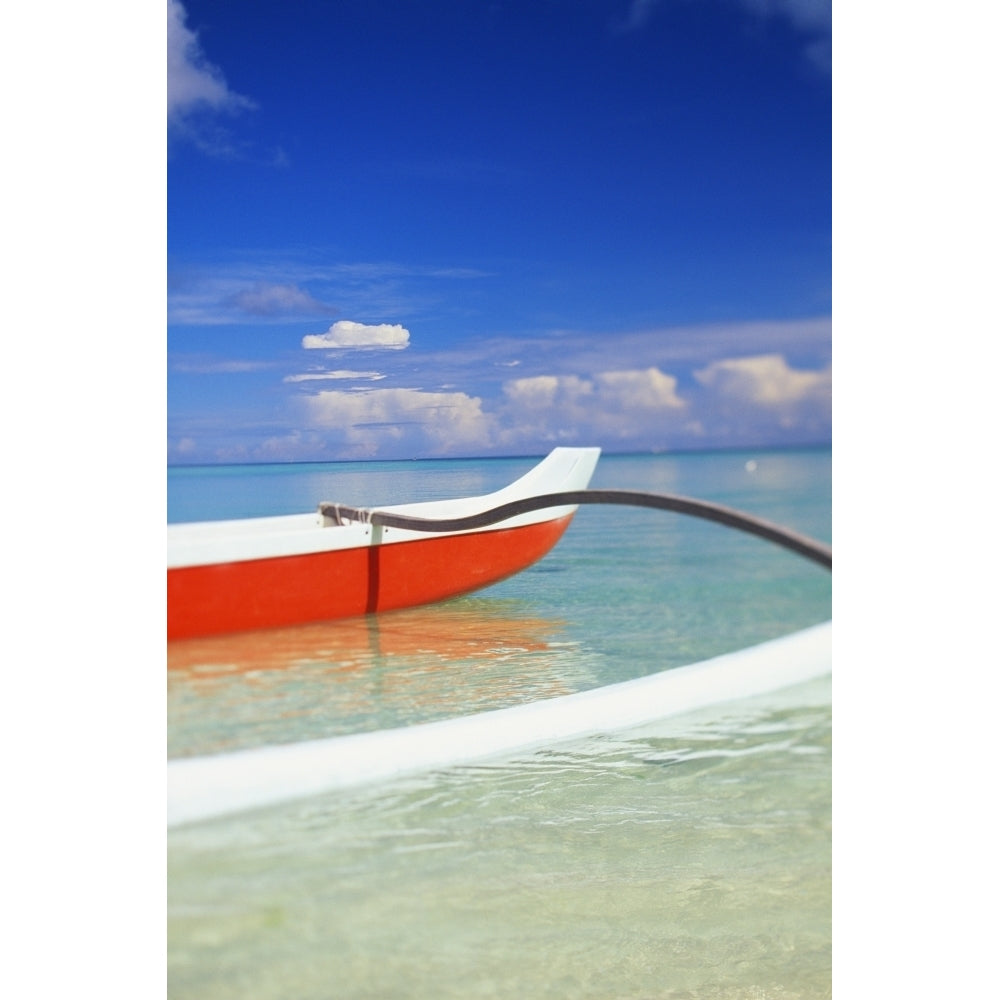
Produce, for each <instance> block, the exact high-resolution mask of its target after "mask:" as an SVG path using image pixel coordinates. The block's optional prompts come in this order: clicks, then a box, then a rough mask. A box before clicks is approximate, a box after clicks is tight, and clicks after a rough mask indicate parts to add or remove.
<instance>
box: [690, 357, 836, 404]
mask: <svg viewBox="0 0 1000 1000" xmlns="http://www.w3.org/2000/svg"><path fill="white" fill-rule="evenodd" d="M694 376H695V378H696V379H698V381H699V382H701V384H702V385H705V386H708V387H709V388H711V389H714V390H715V391H716V392H717V393H719V394H720V395H722V396H727V397H729V398H730V399H735V400H740V401H743V402H747V403H753V404H754V405H756V406H765V407H776V406H785V405H787V404H789V403H800V402H802V401H803V400H808V399H813V400H817V401H822V400H825V399H829V397H830V389H831V378H830V369H826V370H824V371H797V370H796V369H794V368H790V367H789V366H788V363H787V362H786V361H785V359H784V358H783V357H782V356H781V355H780V354H761V355H758V356H756V357H752V358H728V359H725V360H722V361H713V362H712V364H710V365H707V366H706V367H705V368H701V369H699V370H698V371H696V372H695V373H694Z"/></svg>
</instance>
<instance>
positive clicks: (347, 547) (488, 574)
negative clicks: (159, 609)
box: [167, 448, 600, 639]
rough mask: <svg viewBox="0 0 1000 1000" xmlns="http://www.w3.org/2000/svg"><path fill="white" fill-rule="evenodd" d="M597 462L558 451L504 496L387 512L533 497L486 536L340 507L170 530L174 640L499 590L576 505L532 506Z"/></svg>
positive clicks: (436, 510) (442, 513)
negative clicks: (401, 524)
mask: <svg viewBox="0 0 1000 1000" xmlns="http://www.w3.org/2000/svg"><path fill="white" fill-rule="evenodd" d="M599 456H600V449H599V448H556V449H555V450H554V451H552V452H551V453H550V454H549V455H548V457H547V458H545V459H544V460H543V461H542V462H540V463H539V464H538V465H536V466H535V467H534V468H533V469H532V470H531V471H530V472H528V473H527V474H526V475H524V476H522V477H521V478H520V479H518V480H517V481H516V482H514V483H511V484H510V485H509V486H507V487H505V488H504V489H502V490H499V491H497V492H496V493H491V494H487V495H485V496H480V497H466V498H460V499H452V500H441V501H430V502H422V503H411V504H400V505H396V506H387V507H378V508H377V510H378V511H379V512H380V513H384V514H395V515H403V516H404V518H405V517H412V518H417V519H426V520H428V521H447V520H455V519H463V518H469V517H470V516H472V515H477V514H482V513H485V512H487V511H492V510H495V509H496V508H498V507H506V506H507V505H510V506H511V507H512V508H513V509H515V510H516V509H517V507H518V505H519V503H520V502H524V501H528V502H527V503H524V504H523V506H524V507H526V508H528V509H526V510H524V511H523V512H521V513H514V514H513V515H512V516H511V517H509V518H506V519H505V520H502V521H499V522H497V523H492V524H490V525H488V526H487V527H485V528H472V529H468V528H467V529H456V530H445V531H441V530H438V531H436V532H435V533H434V534H430V535H429V534H428V533H427V532H426V531H421V530H411V529H407V528H397V527H387V526H384V525H381V524H374V523H372V522H371V520H370V519H367V518H362V519H357V520H352V519H349V518H342V517H340V516H339V515H338V510H339V508H338V505H337V504H332V503H324V504H322V505H321V506H320V509H319V510H318V511H317V512H316V513H312V514H291V515H284V516H280V517H262V518H248V519H242V520H235V521H207V522H198V523H191V524H171V525H168V528H167V540H168V554H167V638H168V639H183V638H190V637H195V636H206V635H213V634H218V633H223V632H242V631H249V630H251V629H261V628H274V627H279V626H285V625H297V624H303V623H305V622H314V621H326V620H332V619H337V618H350V617H355V616H359V615H364V614H372V613H375V612H379V611H389V610H395V609H398V608H408V607H414V606H417V605H423V604H430V603H432V602H434V601H440V600H444V599H446V598H450V597H456V596H458V595H460V594H465V593H469V592H470V591H473V590H478V589H480V588H482V587H486V586H489V585H490V584H493V583H496V582H498V581H499V580H503V579H505V578H507V577H509V576H512V575H513V574H515V573H518V572H520V571H521V570H523V569H525V568H526V567H528V566H530V565H531V564H532V563H534V562H537V561H538V560H539V559H541V558H542V557H543V556H544V555H545V554H546V553H547V552H549V551H550V550H551V549H552V547H553V546H554V545H555V544H556V543H557V542H558V541H559V539H560V538H561V537H562V535H563V533H564V532H565V531H566V529H567V527H569V523H570V521H571V520H572V518H573V515H574V513H575V512H576V509H577V507H576V505H575V504H564V505H560V506H551V507H544V508H541V509H531V504H530V501H531V499H532V498H537V497H541V496H547V495H549V494H556V493H567V492H573V491H579V490H585V489H586V487H587V484H588V483H589V482H590V478H591V476H592V475H593V473H594V468H595V467H596V465H597V460H598V457H599ZM373 509H374V508H373Z"/></svg>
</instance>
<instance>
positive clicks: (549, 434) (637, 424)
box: [501, 368, 686, 444]
mask: <svg viewBox="0 0 1000 1000" xmlns="http://www.w3.org/2000/svg"><path fill="white" fill-rule="evenodd" d="M503 392H504V404H503V406H502V408H501V412H502V415H503V422H504V440H505V442H506V443H509V444H513V443H515V442H518V441H523V442H525V443H529V442H531V441H536V442H538V441H544V442H551V441H571V440H573V441H588V442H597V443H601V442H612V441H615V442H621V441H625V440H628V439H630V438H635V437H638V438H642V437H646V436H648V435H649V434H650V433H651V432H652V433H653V434H654V435H655V434H659V433H661V432H662V431H663V430H664V428H665V427H668V426H669V427H674V428H679V427H681V426H683V424H684V423H685V421H686V413H685V410H686V403H685V402H684V400H683V399H681V397H680V396H679V395H678V393H677V379H676V378H674V376H672V375H666V374H664V373H663V372H661V371H660V370H659V369H658V368H646V369H630V370H625V371H608V372H599V373H597V374H596V375H593V376H592V377H590V378H581V377H580V376H578V375H535V376H531V377H528V378H520V379H514V380H512V381H510V382H506V383H505V384H504V387H503Z"/></svg>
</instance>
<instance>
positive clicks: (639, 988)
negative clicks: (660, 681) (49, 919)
mask: <svg viewBox="0 0 1000 1000" xmlns="http://www.w3.org/2000/svg"><path fill="white" fill-rule="evenodd" d="M748 462H755V463H756V466H755V467H754V466H753V465H751V466H750V467H748V464H747V463H748ZM532 464H533V461H532V460H530V459H525V460H513V459H509V460H508V459H504V460H486V461H455V462H414V463H373V464H365V465H361V464H358V465H353V464H352V465H344V466H337V465H330V466H271V467H263V468H260V467H258V468H242V469H240V468H233V469H223V470H220V469H183V470H171V472H170V478H169V490H168V499H169V507H170V517H171V519H173V520H187V519H200V518H214V517H233V516H255V515H263V514H270V513H288V512H294V511H298V510H309V509H312V508H314V507H315V505H316V503H318V502H319V501H320V500H327V499H329V500H343V501H345V502H349V503H357V504H369V503H388V502H403V501H406V500H416V499H423V498H427V497H430V496H457V495H462V494H471V493H484V492H489V491H491V490H493V489H496V488H499V487H500V486H502V485H504V484H505V483H507V482H509V481H510V480H511V479H513V478H515V477H516V476H517V475H519V474H521V473H522V472H524V471H526V470H527V468H529V467H530V466H531V465H532ZM591 485H592V486H594V487H619V488H628V489H641V490H654V491H660V492H674V493H681V494H685V495H688V496H694V497H698V498H700V499H707V500H715V501H717V502H721V503H726V504H729V505H731V506H735V507H738V508H740V509H743V510H746V511H750V512H753V513H757V514H760V515H762V516H764V517H768V518H770V519H771V520H774V521H777V522H779V523H782V524H786V525H788V526H790V527H793V528H795V529H797V530H799V531H802V532H804V533H806V534H810V535H813V536H814V537H817V538H821V539H824V540H829V539H830V454H829V452H828V451H801V452H778V453H767V452H764V453H753V454H751V453H716V454H705V455H680V456H642V457H616V456H612V457H604V458H602V459H601V462H600V463H599V465H598V472H597V475H596V476H595V479H594V481H593V482H592V484H591ZM829 616H830V576H829V574H828V573H826V572H825V571H824V570H822V569H820V568H819V567H817V566H815V565H813V564H811V563H808V562H806V561H805V560H803V559H801V558H800V557H797V556H795V555H793V554H791V553H788V552H785V551H784V550H782V549H779V548H776V547H774V546H772V545H769V544H768V543H766V542H763V541H761V540H760V539H756V538H752V537H749V536H744V535H741V534H738V533H736V532H734V531H732V530H730V529H725V528H722V527H720V526H718V525H713V524H708V523H703V522H700V521H696V520H693V519H691V518H686V517H682V516H679V515H674V514H666V513H663V512H657V511H644V510H637V509H629V508H605V507H591V508H586V507H585V508H582V509H581V510H580V511H579V512H578V514H577V516H576V518H575V519H574V522H573V524H572V525H571V527H570V530H569V531H568V533H567V534H566V536H565V537H564V538H563V540H562V541H561V542H560V543H559V545H558V546H557V547H556V549H555V550H554V551H553V552H552V553H551V554H550V555H549V556H547V557H546V559H545V560H543V561H542V562H541V563H539V564H538V565H537V566H536V567H534V568H532V569H530V570H528V571H527V572H525V573H522V574H520V575H519V576H517V577H514V578H513V579H511V580H508V581H506V582H504V583H502V584H499V585H497V586H495V587H493V588H490V589H488V590H486V591H483V592H481V593H480V594H477V595H472V596H470V597H466V598H462V599H459V600H456V601H452V602H448V603H446V604H442V605H439V606H435V607H433V608H427V609H414V610H412V611H406V612H400V613H398V614H391V615H385V616H379V617H372V618H366V619H359V620H357V621H353V622H340V623H328V624H321V625H317V626H308V627H305V628H301V629H288V630H276V631H275V632H273V633H268V634H264V633H261V634H259V635H257V636H252V637H240V638H239V639H232V638H230V639H220V640H202V641H192V642H187V643H175V644H172V646H171V648H170V651H169V663H170V667H171V669H170V671H169V675H168V709H169V752H170V754H171V755H172V756H180V755H188V754H199V753H208V752H214V751H218V750H224V749H232V748H236V747H241V746H252V745H258V744H267V743H280V742H289V741H295V740H300V739H308V738H316V737H321V736H327V735H332V734H335V733H344V732H352V731H359V730H365V729H377V728H384V727H387V726H395V725H405V724H410V723H412V722H417V721H425V720H428V719H433V718H441V717H446V716H450V715H457V714H465V713H468V712H474V711H481V710H485V709H489V708H496V707H502V706H506V705H510V704H517V703H521V702H525V701H531V700H534V699H537V698H540V697H552V696H555V695H558V694H565V693H569V692H572V691H577V690H582V689H585V688H591V687H599V686H601V685H604V684H607V683H612V682H615V681H619V680H625V679H628V678H631V677H636V676H641V675H643V674H648V673H652V672H654V671H658V670H662V669H667V668H670V667H675V666H680V665H683V664H685V663H690V662H694V661H696V660H699V659H703V658H705V657H707V656H711V655H714V654H716V653H720V652H724V651H727V650H730V649H736V648H741V647H743V646H746V645H749V644H751V643H755V642H759V641H763V640H765V639H768V638H773V637H776V636H778V635H782V634H786V633H788V632H791V631H794V630H796V629H798V628H801V627H804V626H806V625H810V624H813V623H815V622H819V621H823V620H826V619H827V618H829ZM830 731H831V710H830V698H829V683H828V682H819V683H814V684H811V685H808V686H805V687H803V688H800V689H796V690H794V691H791V692H786V693H783V694H782V695H781V696H780V697H778V696H773V697H771V698H770V699H763V700H758V701H756V702H746V703H741V704H739V705H729V706H720V707H719V708H717V709H713V710H706V711H705V712H703V713H700V714H699V715H696V716H695V715H691V716H686V717H683V718H679V719H675V720H673V721H671V720H665V721H664V722H662V723H660V724H659V725H658V726H652V727H646V728H645V729H643V730H642V731H633V732H629V733H619V734H609V735H607V736H605V737H602V738H595V739H591V740H586V741H580V742H578V743H576V744H573V745H571V746H558V747H552V748H549V749H548V750H546V751H545V752H539V753H536V754H533V755H530V756H526V757H524V758H522V759H519V760H516V761H511V762H508V763H502V764H496V765H490V766H479V767H456V768H454V769H452V770H449V771H446V772H442V773H438V774H432V775H428V776H426V777H423V778H420V779H412V780H408V781H399V782H395V783H391V784H388V785H383V786H380V787H377V788H370V789H364V790H359V791H354V792H350V793H343V792H341V793H337V794H336V795H330V796H325V797H318V798H316V799H312V800H309V801H306V802H300V803H293V804H291V805H285V806H280V807H274V808H272V809H268V810H263V811H260V812H257V813H254V814H249V815H244V816H240V817H234V818H231V819H225V820H218V821H214V822H209V823H204V824H199V825H196V826H191V827H186V828H180V829H177V830H174V831H171V833H170V837H169V861H170V869H169V894H170V906H169V977H170V996H171V997H177V998H181V997H199V998H214V997H219V998H222V997H261V998H266V997H288V996H295V997H301V998H309V997H333V996H336V997H394V996H407V997H412V996H426V997H447V996H456V997H457V996H491V997H543V996H553V997H573V996H580V997H633V996H634V997H678V998H679V997H706V998H707V997H713V998H715V997H748V998H749V997H782V998H785V997H822V996H828V995H829V994H830V951H831V942H830V912H829V911H830Z"/></svg>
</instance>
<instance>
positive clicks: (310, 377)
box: [282, 369, 385, 382]
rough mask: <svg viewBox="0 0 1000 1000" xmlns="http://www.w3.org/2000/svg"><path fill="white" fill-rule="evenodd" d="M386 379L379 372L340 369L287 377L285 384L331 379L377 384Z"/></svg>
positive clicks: (284, 380)
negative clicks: (356, 380) (355, 380)
mask: <svg viewBox="0 0 1000 1000" xmlns="http://www.w3.org/2000/svg"><path fill="white" fill-rule="evenodd" d="M383 378H385V376H384V375H382V374H381V373H379V372H352V371H349V370H348V369H340V370H338V371H334V372H307V373H305V374H304V375H286V376H285V377H284V379H282V381H283V382H323V381H328V380H331V379H358V380H363V381H367V382H377V381H379V380H380V379H383Z"/></svg>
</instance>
